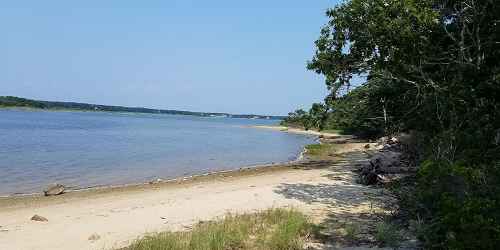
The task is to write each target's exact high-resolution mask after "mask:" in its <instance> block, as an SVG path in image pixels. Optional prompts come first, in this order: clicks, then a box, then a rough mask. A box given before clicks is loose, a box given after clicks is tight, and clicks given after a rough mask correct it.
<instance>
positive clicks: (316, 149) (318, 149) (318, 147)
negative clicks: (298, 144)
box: [306, 143, 335, 157]
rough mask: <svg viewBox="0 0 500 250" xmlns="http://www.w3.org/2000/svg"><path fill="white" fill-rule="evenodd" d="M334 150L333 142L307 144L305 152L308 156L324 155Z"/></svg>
mask: <svg viewBox="0 0 500 250" xmlns="http://www.w3.org/2000/svg"><path fill="white" fill-rule="evenodd" d="M334 151H335V145H334V144H328V143H322V144H309V145H306V154H307V155H309V156H316V157H324V156H328V155H329V154H331V153H332V152H334Z"/></svg>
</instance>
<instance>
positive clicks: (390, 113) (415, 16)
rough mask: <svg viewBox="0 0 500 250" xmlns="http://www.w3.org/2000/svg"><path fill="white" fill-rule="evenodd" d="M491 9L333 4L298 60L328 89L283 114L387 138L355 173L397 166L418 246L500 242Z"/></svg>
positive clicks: (366, 176) (306, 124)
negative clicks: (311, 46) (312, 49)
mask: <svg viewBox="0 0 500 250" xmlns="http://www.w3.org/2000/svg"><path fill="white" fill-rule="evenodd" d="M498 13H500V5H499V4H497V3H496V2H495V1H491V0H478V1H469V0H460V1H436V0H423V1H371V0H349V1H344V2H343V3H342V4H339V5H337V6H336V7H335V8H332V9H330V10H328V11H327V16H328V18H329V22H328V23H327V24H326V25H325V26H324V27H323V28H322V29H321V35H320V37H319V39H318V40H317V41H316V53H315V54H314V56H313V58H312V60H311V61H310V62H309V63H308V68H309V69H310V70H313V71H315V72H316V73H319V74H322V75H324V76H325V78H326V85H327V87H328V89H329V90H330V91H331V92H330V94H329V95H328V96H327V97H326V98H325V101H324V103H318V104H314V105H313V106H312V108H311V109H310V110H309V111H304V110H297V111H295V112H292V113H290V114H289V117H288V118H286V119H285V120H284V121H283V124H284V125H291V126H298V127H303V128H305V129H318V130H323V129H337V130H342V131H345V132H349V133H354V134H356V135H358V136H362V137H365V138H368V139H375V138H378V137H381V136H386V138H385V141H386V142H388V146H387V147H386V148H385V149H384V150H383V152H380V153H379V154H377V155H374V156H373V158H372V160H371V161H370V163H369V164H368V165H366V166H363V167H362V168H361V169H360V174H361V176H362V177H361V180H362V181H363V182H364V183H366V184H370V185H378V184H383V183H387V182H389V181H388V180H389V179H390V178H391V176H392V175H394V174H399V173H400V172H404V173H405V175H406V177H405V178H402V179H400V180H398V181H397V184H394V185H392V186H393V190H394V191H395V192H396V193H397V196H398V197H399V199H400V204H399V207H400V210H401V211H400V212H401V213H400V214H404V217H406V218H407V222H406V224H407V226H408V227H413V228H416V229H418V230H417V231H418V233H417V235H418V238H419V239H420V240H421V242H422V243H423V245H424V247H425V248H428V249H498V245H499V244H500V213H499V211H500V77H499V74H498V72H500V71H499V70H500V60H498V58H500V43H499V42H498V41H500V25H498V24H499V22H500V16H499V14H498ZM353 78H358V79H362V80H364V82H363V81H361V82H363V83H362V84H359V83H356V84H354V85H356V86H355V87H353V84H352V83H353V81H352V79H353ZM393 137H394V140H392V138H393Z"/></svg>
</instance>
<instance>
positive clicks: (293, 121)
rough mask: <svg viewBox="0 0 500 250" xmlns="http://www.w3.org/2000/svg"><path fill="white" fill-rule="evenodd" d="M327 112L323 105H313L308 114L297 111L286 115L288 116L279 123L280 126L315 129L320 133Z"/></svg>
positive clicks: (301, 110) (300, 110)
mask: <svg viewBox="0 0 500 250" xmlns="http://www.w3.org/2000/svg"><path fill="white" fill-rule="evenodd" d="M327 112H328V110H327V107H326V106H325V105H324V104H321V103H313V105H312V106H311V109H309V111H308V112H306V111H304V110H303V109H298V110H296V111H294V112H291V113H288V116H287V117H286V118H285V119H284V120H283V121H282V122H281V125H283V126H289V127H301V128H304V129H305V130H309V129H317V130H319V131H321V130H323V129H324V125H325V121H326V119H327Z"/></svg>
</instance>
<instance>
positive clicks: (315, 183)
mask: <svg viewBox="0 0 500 250" xmlns="http://www.w3.org/2000/svg"><path fill="white" fill-rule="evenodd" d="M361 148H362V146H361V145H357V146H352V145H351V146H350V147H349V149H350V150H354V151H356V152H355V155H354V157H351V158H352V159H349V160H338V161H336V163H334V162H333V161H331V160H330V161H309V162H305V163H301V164H299V163H296V164H294V165H293V166H281V167H268V168H263V169H260V170H247V171H244V172H243V173H240V174H238V173H225V174H220V175H214V176H212V177H210V178H199V179H195V180H192V181H187V182H184V183H166V184H165V183H163V184H155V185H140V186H134V187H123V188H113V189H103V190H88V191H83V192H74V193H68V194H63V195H60V196H57V197H22V198H8V199H3V200H0V249H6V250H16V249H22V250H24V249H50V250H58V249H61V250H62V249H64V250H67V249H76V250H78V249H113V248H118V247H123V246H126V245H128V244H129V243H130V242H131V241H133V240H134V239H136V238H138V237H140V236H143V235H144V234H147V233H151V232H158V231H163V230H183V229H188V228H189V227H190V226H191V225H192V224H193V223H195V222H197V221H199V220H208V219H214V218H216V217H219V216H223V215H224V214H225V213H227V212H235V213H241V212H251V211H256V210H262V209H266V208H270V207H295V208H297V209H300V210H302V211H304V212H305V213H307V214H309V215H310V216H312V218H313V219H314V220H315V222H318V223H321V222H326V223H328V221H329V219H328V218H331V217H332V216H334V217H336V218H347V219H350V217H355V218H357V217H360V216H359V215H363V214H366V213H371V212H372V211H373V210H376V209H379V208H380V207H381V206H382V203H383V199H377V197H379V198H380V197H383V194H381V193H380V190H377V189H372V188H369V187H365V186H361V185H358V184H356V183H355V181H354V178H355V177H354V173H353V172H352V171H351V170H352V168H353V166H354V165H355V164H356V162H358V161H362V160H363V159H362V158H363V156H362V155H363V153H362V152H361V151H360V149H361ZM377 201H379V202H378V203H377ZM35 214H37V215H40V216H43V217H45V218H47V219H48V222H37V221H31V220H30V218H31V217H32V216H33V215H35Z"/></svg>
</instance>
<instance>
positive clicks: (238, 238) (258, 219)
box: [122, 208, 312, 250]
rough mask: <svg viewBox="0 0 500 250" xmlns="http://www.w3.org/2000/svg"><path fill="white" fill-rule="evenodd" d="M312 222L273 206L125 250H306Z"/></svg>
mask: <svg viewBox="0 0 500 250" xmlns="http://www.w3.org/2000/svg"><path fill="white" fill-rule="evenodd" d="M311 230H312V225H311V224H310V223H309V222H308V219H307V217H306V216H305V215H304V214H302V213H300V212H298V211H296V210H293V209H280V208H275V209H269V210H265V211H262V212H259V213H253V214H241V215H233V214H227V215H226V216H224V218H222V219H220V220H215V221H208V222H200V223H198V224H196V225H195V226H194V227H193V229H192V230H190V231H185V232H162V233H157V234H153V235H149V236H146V237H144V238H142V239H138V240H136V241H135V242H134V243H133V244H132V245H130V246H129V247H126V248H124V249H122V250H185V249H190V250H227V249H249V250H295V249H297V250H298V249H302V248H303V244H304V242H305V240H306V237H307V236H308V235H310V232H311Z"/></svg>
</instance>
